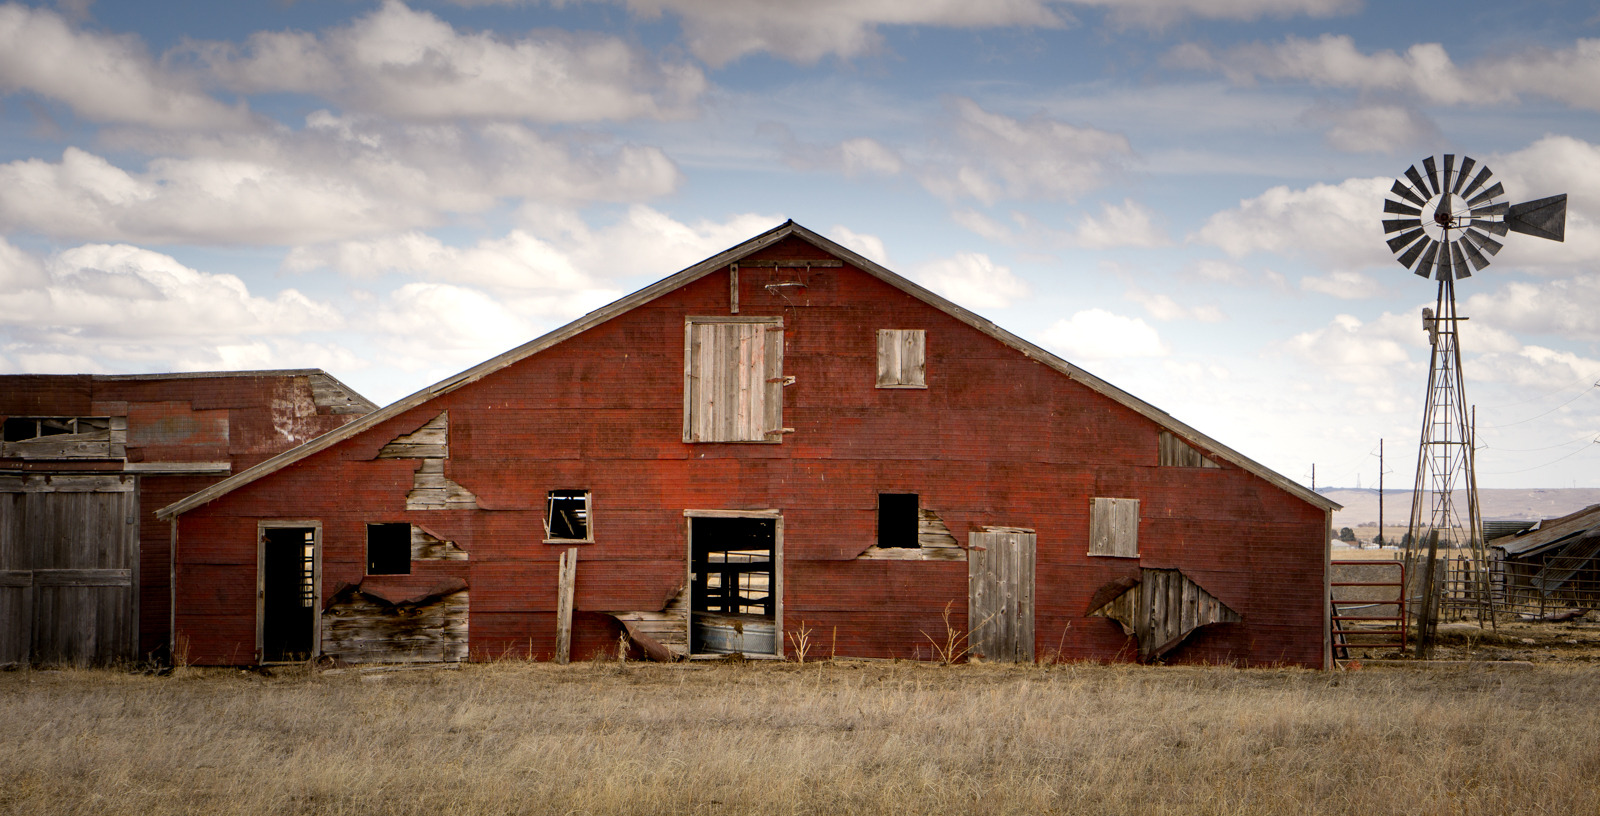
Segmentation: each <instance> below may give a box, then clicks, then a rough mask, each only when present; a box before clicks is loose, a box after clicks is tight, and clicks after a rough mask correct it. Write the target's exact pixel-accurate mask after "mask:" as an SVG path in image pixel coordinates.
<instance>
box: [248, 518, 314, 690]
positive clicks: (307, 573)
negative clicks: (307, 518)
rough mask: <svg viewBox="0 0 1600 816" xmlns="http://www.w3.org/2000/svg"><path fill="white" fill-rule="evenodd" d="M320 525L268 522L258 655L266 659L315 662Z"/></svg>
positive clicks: (263, 548) (260, 592)
mask: <svg viewBox="0 0 1600 816" xmlns="http://www.w3.org/2000/svg"><path fill="white" fill-rule="evenodd" d="M318 533H319V529H318V527H317V526H303V525H302V524H296V525H293V526H289V525H286V524H279V523H272V522H263V523H262V525H261V538H260V542H261V544H260V547H261V549H260V552H259V553H258V556H257V557H258V566H259V570H258V572H257V575H258V576H259V579H258V580H259V585H258V586H257V588H256V589H257V594H256V598H257V601H256V603H257V604H258V606H257V609H256V612H257V614H256V621H257V629H256V655H257V657H256V659H257V660H258V661H259V662H261V663H287V662H297V661H303V660H310V659H311V658H312V657H313V656H315V655H316V653H317V646H318V641H319V640H320V638H319V637H318V632H317V627H318V613H319V612H320V611H321V603H320V595H321V593H320V592H319V590H318V585H319V581H318V572H319V570H318V567H319V566H320V563H319V560H320V559H319V558H318V555H319V554H318V551H317V550H318V548H317V543H318V542H317V539H318Z"/></svg>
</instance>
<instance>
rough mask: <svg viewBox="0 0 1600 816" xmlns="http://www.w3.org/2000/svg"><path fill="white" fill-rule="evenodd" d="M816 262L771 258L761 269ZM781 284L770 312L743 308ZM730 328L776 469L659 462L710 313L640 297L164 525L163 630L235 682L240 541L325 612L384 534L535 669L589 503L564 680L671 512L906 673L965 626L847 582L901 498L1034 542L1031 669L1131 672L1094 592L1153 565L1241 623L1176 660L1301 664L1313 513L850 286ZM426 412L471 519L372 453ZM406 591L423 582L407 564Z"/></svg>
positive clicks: (815, 280)
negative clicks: (703, 522)
mask: <svg viewBox="0 0 1600 816" xmlns="http://www.w3.org/2000/svg"><path fill="white" fill-rule="evenodd" d="M805 257H812V258H826V257H829V256H827V255H825V253H823V252H822V251H821V250H819V249H817V248H815V247H813V246H812V245H810V244H808V243H805V242H802V241H800V240H797V239H789V240H788V241H786V242H783V243H780V244H778V245H775V246H773V247H769V248H767V249H765V250H763V251H761V252H760V253H758V254H756V255H754V256H751V260H759V259H762V258H785V259H789V258H805ZM799 278H803V279H804V281H805V283H806V287H805V288H804V289H795V288H787V287H786V288H783V289H779V290H777V291H779V292H782V293H784V294H783V296H778V295H774V294H772V293H771V292H769V290H767V289H766V288H765V284H766V283H769V282H772V281H774V280H780V279H781V280H795V279H799ZM739 303H740V314H741V315H745V316H758V315H781V316H782V317H783V319H784V327H785V350H784V374H786V375H790V376H793V377H795V378H796V382H795V384H794V385H792V386H789V387H788V388H786V389H785V390H784V411H783V417H784V425H785V426H787V427H792V428H794V429H795V432H794V433H793V434H790V435H786V436H785V437H784V441H783V442H782V444H776V445H760V444H755V445H752V444H742V445H741V444H699V445H689V444H685V443H683V442H682V441H681V439H682V437H681V433H682V420H683V407H682V406H683V342H684V341H683V338H684V330H683V325H684V317H685V316H686V315H726V314H728V277H727V274H726V273H725V272H719V273H715V274H711V275H708V276H706V277H704V278H702V279H700V280H699V281H697V282H694V283H692V284H689V285H687V286H684V287H682V288H680V289H678V290H676V291H673V292H669V293H667V294H664V295H662V296H660V297H658V298H657V299H655V300H654V301H651V302H649V303H646V304H643V305H641V306H639V307H637V308H634V309H632V310H631V311H628V312H626V313H624V314H622V315H619V316H617V317H615V318H613V319H611V320H610V321H608V322H606V323H604V324H602V325H599V326H597V327H595V328H592V329H590V330H589V331H586V332H584V333H582V334H580V335H578V336H576V337H573V338H570V339H568V340H566V341H565V342H562V343H560V344H558V345H556V346H554V347H552V348H550V349H547V350H545V351H542V352H540V353H538V354H535V355H533V356H531V357H529V358H526V359H524V360H522V361H520V362H517V363H515V364H513V365H511V366H509V367H507V368H505V369H502V370H500V371H498V372H496V373H494V374H491V375H488V376H486V377H484V378H483V379H481V380H479V381H477V382H475V383H473V384H471V385H468V386H465V387H462V388H460V389H458V390H456V391H453V392H451V393H448V394H446V395H444V396H441V397H438V398H436V399H434V400H433V401H431V402H429V403H427V404H425V405H423V406H420V407H417V408H415V409H412V410H410V411H408V412H406V413H405V414H402V415H400V416H397V417H395V418H393V419H391V420H389V421H387V422H385V423H383V424H381V425H379V426H377V427H374V428H372V429H370V430H368V431H366V432H364V433H362V434H359V435H357V436H355V437H352V438H351V439H348V440H345V441H343V442H341V443H340V444H338V445H336V446H334V447H331V448H329V449H327V450H325V451H321V452H319V453H317V454H314V455H312V456H310V457H308V458H307V459H305V460H303V461H301V462H299V463H297V464H295V465H293V466H291V467H289V468H287V469H285V470H283V471H280V472H278V473H275V474H273V475H271V476H268V477H266V478H264V479H262V480H260V481H257V482H255V483H252V484H249V485H246V486H244V487H242V488H240V489H238V490H235V491H234V492H232V493H230V494H228V495H226V496H223V497H222V498H220V499H218V500H216V501H214V502H212V503H211V504H209V505H206V506H203V507H200V508H197V509H195V510H192V511H190V512H188V513H186V514H184V515H183V516H182V517H181V528H180V536H181V544H180V563H179V593H180V594H179V607H178V615H179V620H178V626H179V631H180V633H182V634H184V635H185V636H186V637H187V638H188V640H189V644H190V650H191V657H192V658H194V659H197V660H199V661H201V662H209V663H232V662H241V660H240V659H241V656H243V655H248V654H250V653H251V651H252V648H253V638H254V631H255V620H254V615H255V606H254V588H255V580H256V577H255V564H256V544H255V535H256V523H257V521H258V520H259V519H266V518H301V519H319V520H321V521H322V523H323V525H324V528H323V529H324V537H323V586H324V592H328V591H329V588H331V587H333V586H336V585H337V584H338V582H341V581H344V582H351V583H354V582H356V581H359V580H360V579H361V577H362V573H363V571H364V552H365V533H364V525H365V524H366V523H369V522H381V521H409V522H413V523H419V524H422V525H424V526H426V527H427V528H428V529H429V530H431V531H433V532H434V533H435V534H437V535H440V536H442V537H446V538H450V539H453V540H454V541H455V542H456V543H457V544H459V545H460V546H461V547H462V548H463V549H465V550H467V551H468V552H469V553H470V561H469V570H468V574H469V583H470V592H471V610H472V611H471V618H470V638H471V650H472V654H473V656H474V657H476V658H480V659H481V658H492V657H496V656H500V655H522V654H528V653H530V652H531V653H532V654H534V655H536V656H549V655H551V654H552V653H553V651H554V649H555V614H554V609H555V605H556V559H557V556H558V553H559V551H560V550H561V549H562V547H559V546H553V545H545V544H543V543H541V538H542V522H541V517H542V510H543V505H544V500H545V495H546V493H547V491H549V490H552V489H567V488H582V489H588V490H590V491H592V493H593V496H594V499H593V502H594V509H593V527H594V531H595V538H596V542H595V543H594V544H589V545H580V549H581V552H580V556H579V557H580V562H579V565H578V580H577V599H576V606H577V609H578V611H579V614H577V615H576V617H575V624H574V647H573V655H574V657H576V658H582V657H585V656H587V655H589V654H592V653H598V652H599V651H601V650H603V649H607V648H611V647H613V646H614V644H615V641H616V636H617V633H618V631H619V629H618V626H617V625H616V624H615V623H614V622H613V621H612V620H611V619H610V618H608V617H605V616H604V615H603V614H598V613H604V612H606V611H627V610H654V609H659V608H661V606H662V604H663V603H665V601H666V600H667V598H668V597H670V595H671V594H672V592H673V591H674V590H675V589H676V588H677V587H678V586H680V585H681V584H682V583H683V580H684V572H685V564H684V560H685V547H686V539H685V533H686V522H685V519H684V517H683V511H684V510H685V509H761V508H776V509H779V510H781V511H782V513H783V523H784V526H783V529H784V564H783V570H784V574H783V581H784V588H785V596H784V607H785V608H784V624H785V628H786V629H787V630H789V631H791V632H792V631H795V630H797V629H799V628H800V627H801V626H802V625H804V626H806V627H809V628H810V629H811V630H812V635H811V636H812V639H813V643H814V644H819V645H817V646H814V647H813V648H814V651H813V654H823V655H826V654H828V653H829V652H836V653H837V654H838V655H840V656H847V655H849V656H865V657H905V658H912V657H922V658H927V657H929V656H930V655H931V649H930V643H929V640H928V637H927V635H933V636H935V637H938V636H939V635H940V633H942V632H943V624H942V621H941V613H942V612H943V611H944V609H945V608H946V606H947V605H949V606H950V608H951V610H952V614H951V619H952V621H954V622H957V623H958V625H960V626H962V628H964V627H965V621H966V593H967V589H966V585H967V564H966V563H965V562H891V561H875V560H856V556H857V555H858V554H860V553H861V552H862V551H863V550H865V549H866V548H868V547H869V546H871V545H872V544H873V543H874V538H875V535H876V505H877V494H878V493H880V492H915V493H918V494H920V495H921V503H922V506H923V507H924V508H928V509H932V510H934V511H936V512H937V513H938V514H939V515H940V517H941V518H942V519H943V520H944V522H945V524H946V525H948V526H949V528H950V530H951V532H952V533H953V534H954V535H955V536H956V538H957V540H959V541H960V542H961V543H962V544H963V545H964V544H965V543H966V538H967V533H968V532H970V531H972V530H975V529H978V528H980V527H982V526H984V525H1010V526H1019V527H1029V528H1033V529H1035V530H1036V531H1037V533H1038V559H1037V560H1038V566H1037V588H1036V598H1037V613H1036V632H1037V648H1036V651H1037V653H1038V654H1039V655H1040V656H1041V658H1045V657H1059V658H1061V659H1067V660H1080V659H1092V660H1117V659H1132V657H1133V656H1134V655H1135V654H1136V653H1137V648H1136V647H1135V646H1132V645H1130V644H1129V642H1128V639H1127V638H1126V637H1125V636H1124V635H1123V634H1122V632H1121V630H1120V628H1119V627H1118V626H1117V624H1115V623H1113V622H1112V621H1109V620H1105V619H1100V618H1086V617H1084V615H1085V613H1086V612H1087V611H1088V610H1087V608H1086V607H1087V605H1088V603H1089V599H1090V597H1091V595H1092V594H1093V593H1094V591H1095V590H1096V589H1097V588H1098V587H1100V586H1101V585H1102V584H1103V583H1105V582H1106V581H1109V580H1112V579H1113V578H1116V577H1120V576H1124V575H1130V574H1136V572H1137V570H1138V568H1139V565H1140V564H1141V563H1142V564H1143V565H1144V566H1147V567H1176V568H1179V569H1181V570H1183V571H1184V572H1185V573H1187V574H1189V575H1190V576H1191V577H1192V578H1193V579H1194V580H1195V581H1197V582H1198V583H1199V584H1200V585H1201V586H1203V587H1204V588H1206V589H1207V590H1208V591H1210V592H1211V593H1212V594H1213V595H1215V596H1217V597H1218V598H1219V599H1221V600H1222V601H1223V602H1224V603H1226V604H1228V605H1229V606H1231V607H1232V608H1234V609H1235V610H1237V611H1238V612H1240V613H1241V614H1242V615H1243V616H1244V622H1243V623H1238V624H1222V625H1218V626H1214V627H1209V628H1208V629H1207V630H1202V631H1201V632H1198V633H1196V635H1195V636H1193V638H1192V639H1191V641H1190V642H1189V643H1188V644H1186V645H1185V646H1183V647H1181V648H1180V649H1179V650H1177V651H1176V652H1174V653H1173V654H1172V655H1171V657H1170V659H1172V660H1174V661H1211V662H1238V663H1251V664H1261V663H1288V664H1299V665H1310V666H1320V665H1321V663H1322V654H1323V652H1322V646H1323V632H1322V622H1323V618H1322V612H1323V610H1322V606H1323V604H1324V603H1325V599H1324V595H1323V569H1324V566H1323V564H1324V549H1325V547H1326V541H1325V518H1324V513H1323V511H1322V510H1321V509H1320V508H1318V507H1315V506H1313V505H1310V504H1308V503H1306V502H1305V501H1303V500H1301V499H1298V498H1296V497H1294V496H1292V495H1290V494H1288V493H1286V492H1284V491H1282V490H1280V489H1278V488H1276V487H1274V486H1272V485H1270V484H1269V483H1267V482H1266V481H1264V480H1262V479H1260V478H1259V477H1256V476H1254V475H1252V474H1250V473H1248V472H1246V471H1242V470H1239V469H1237V468H1234V467H1232V466H1224V467H1223V468H1222V469H1198V468H1160V467H1157V465H1156V457H1157V436H1158V433H1159V428H1158V427H1157V426H1156V425H1155V424H1154V423H1152V422H1150V421H1149V420H1147V419H1145V418H1143V417H1141V416H1139V415H1138V414H1136V413H1134V412H1132V411H1130V410H1128V409H1126V408H1124V407H1122V406H1121V405H1119V404H1117V403H1115V402H1113V401H1112V400H1110V399H1108V398H1106V397H1103V396H1101V395H1099V394H1097V393H1095V392H1094V391H1092V390H1090V389H1089V388H1086V387H1084V386H1082V385H1080V384H1078V383H1076V382H1073V381H1072V380H1070V379H1069V378H1067V377H1066V376H1063V375H1062V374H1060V373H1059V372H1056V371H1055V370H1053V369H1050V368H1048V367H1046V366H1044V365H1042V364H1040V363H1037V362H1035V361H1033V360H1031V359H1029V358H1027V357H1025V356H1024V355H1022V354H1020V353H1018V352H1016V351H1014V350H1012V349H1010V348H1007V347H1005V346H1003V345H1002V344H1001V343H999V342H998V341H996V340H994V339H993V338H990V337H988V336H987V335H984V334H982V333H980V332H978V331H976V330H974V329H972V328H970V327H968V326H966V325H964V324H962V323H960V322H959V321H957V320H956V319H954V318H952V317H950V316H949V315H947V314H945V313H943V312H941V311H939V310H937V309H935V308H934V307H932V306H930V305H928V304H926V303H924V302H922V301H920V300H918V299H916V298H913V297H912V296H910V295H907V294H906V293H904V292H901V291H900V290H898V289H895V288H893V287H891V286H889V285H887V284H885V283H883V282H882V281H880V280H878V279H876V278H874V277H872V276H870V275H867V274H865V273H863V272H860V271H858V270H855V269H853V268H851V267H849V266H845V267H844V268H814V269H811V270H809V271H806V270H803V269H802V270H792V269H781V270H768V269H760V268H752V267H750V266H748V265H746V266H745V267H744V269H743V270H742V272H741V288H740V298H739ZM891 328H892V329H925V330H926V331H927V355H928V364H927V383H928V388H927V390H879V389H875V388H874V387H873V384H874V376H875V371H876V330H878V329H891ZM446 409H448V410H449V412H450V458H449V460H448V461H447V462H446V465H445V472H446V474H447V475H448V476H449V477H450V478H452V479H454V480H455V481H456V482H458V483H460V484H461V485H462V486H464V487H466V488H467V489H468V490H471V491H472V492H473V493H475V494H476V495H477V496H478V500H479V505H480V509H478V510H435V511H407V510H406V509H405V497H406V493H407V491H408V490H409V489H410V486H411V474H412V472H413V471H414V469H415V468H416V467H417V465H418V464H419V463H418V462H417V461H415V460H374V459H373V457H374V456H375V455H376V454H377V452H378V450H379V449H380V448H382V446H383V445H384V444H385V443H387V442H389V441H391V440H392V439H394V438H395V437H396V436H399V435H402V434H405V433H409V432H411V431H413V430H415V429H416V428H418V427H419V426H421V425H422V424H423V423H424V422H426V421H428V420H429V419H432V418H433V417H435V416H437V415H438V414H439V412H440V411H442V410H446ZM1094 496H1105V497H1116V498H1137V499H1140V500H1141V504H1140V514H1141V523H1140V530H1139V543H1140V554H1141V558H1140V559H1139V560H1138V561H1134V560H1131V559H1107V558H1090V557H1088V556H1087V555H1086V551H1087V549H1088V538H1089V507H1090V501H1091V498H1093V497H1094ZM414 568H416V569H419V570H430V569H435V568H442V567H436V565H430V564H426V563H421V562H419V563H417V564H415V565H414Z"/></svg>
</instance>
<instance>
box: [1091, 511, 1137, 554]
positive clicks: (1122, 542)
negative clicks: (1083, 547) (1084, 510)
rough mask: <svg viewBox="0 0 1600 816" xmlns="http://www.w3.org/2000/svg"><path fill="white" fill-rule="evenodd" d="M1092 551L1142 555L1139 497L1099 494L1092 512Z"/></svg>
mask: <svg viewBox="0 0 1600 816" xmlns="http://www.w3.org/2000/svg"><path fill="white" fill-rule="evenodd" d="M1089 554H1090V555H1108V556H1114V557H1118V558H1138V557H1139V500H1138V499H1102V498H1096V499H1095V500H1094V504H1093V505H1092V506H1091V507H1090V513H1089Z"/></svg>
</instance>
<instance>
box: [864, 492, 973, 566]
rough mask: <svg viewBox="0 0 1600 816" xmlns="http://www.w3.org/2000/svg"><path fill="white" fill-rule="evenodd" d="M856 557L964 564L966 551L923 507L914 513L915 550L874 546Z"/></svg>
mask: <svg viewBox="0 0 1600 816" xmlns="http://www.w3.org/2000/svg"><path fill="white" fill-rule="evenodd" d="M912 495H914V494H912ZM880 540H881V539H880ZM857 557H858V558H863V559H867V560H869V561H870V560H879V561H965V560H967V550H966V548H964V547H962V546H961V544H960V542H958V541H956V537H955V536H954V535H951V534H950V528H949V527H947V526H945V523H944V519H942V518H940V517H939V514H938V513H937V512H935V511H933V510H930V509H928V508H926V507H923V508H919V509H918V510H917V544H916V546H915V547H884V546H883V545H882V544H875V545H873V546H871V547H868V548H867V550H866V551H865V552H863V553H861V555H859V556H857Z"/></svg>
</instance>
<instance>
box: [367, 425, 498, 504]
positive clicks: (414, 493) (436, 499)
mask: <svg viewBox="0 0 1600 816" xmlns="http://www.w3.org/2000/svg"><path fill="white" fill-rule="evenodd" d="M377 458H379V459H420V460H421V462H422V463H421V464H420V465H418V466H417V471H416V473H415V474H414V475H413V476H412V477H411V492H409V493H407V494H406V509H407V510H472V509H475V508H477V506H478V497H477V496H476V495H475V494H474V493H473V492H472V491H470V490H468V489H466V488H465V487H462V486H461V485H460V484H458V483H456V482H455V481H454V480H453V479H451V478H450V477H448V476H446V475H445V474H444V460H446V459H448V458H450V412H449V411H440V412H439V415H438V416H436V417H434V418H433V419H430V420H428V421H427V422H426V423H424V424H423V426H422V427H421V428H418V429H416V430H415V431H412V432H411V433H408V434H401V435H400V436H397V437H395V438H394V441H392V442H390V443H389V444H387V445H384V446H383V448H382V449H381V450H379V451H378V456H377Z"/></svg>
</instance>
